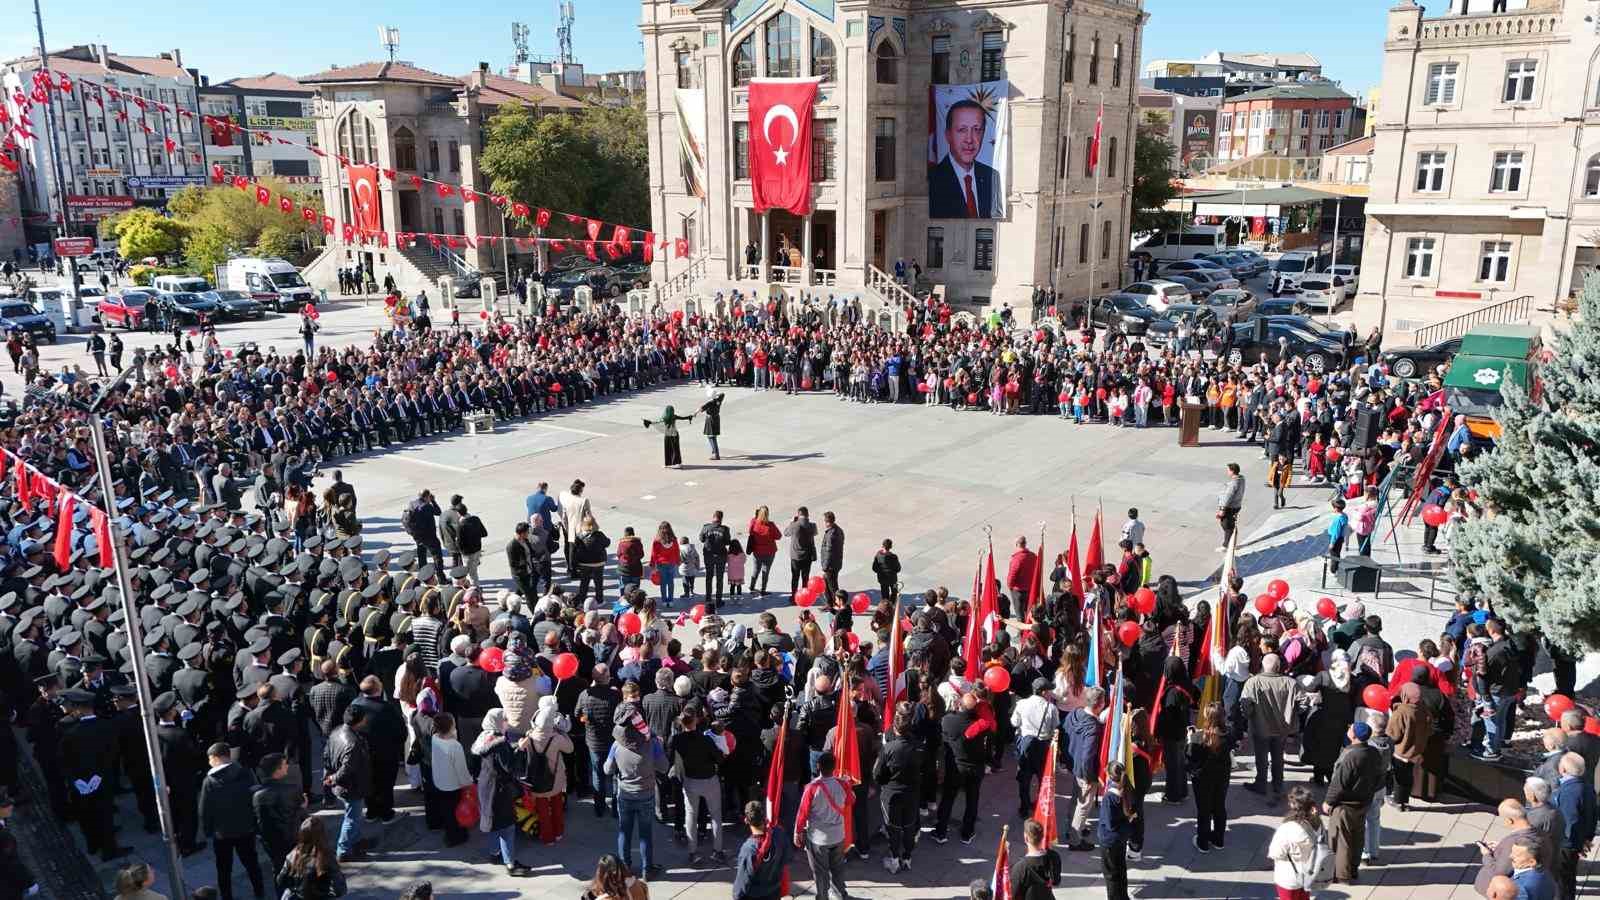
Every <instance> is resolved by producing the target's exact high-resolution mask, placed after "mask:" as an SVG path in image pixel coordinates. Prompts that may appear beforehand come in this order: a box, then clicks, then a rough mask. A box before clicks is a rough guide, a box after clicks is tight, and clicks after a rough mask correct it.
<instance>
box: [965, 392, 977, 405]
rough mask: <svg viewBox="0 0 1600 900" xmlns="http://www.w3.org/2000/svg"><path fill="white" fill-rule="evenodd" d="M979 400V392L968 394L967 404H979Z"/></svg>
mask: <svg viewBox="0 0 1600 900" xmlns="http://www.w3.org/2000/svg"><path fill="white" fill-rule="evenodd" d="M977 402H978V395H977V394H968V395H967V405H968V406H973V405H975V404H977Z"/></svg>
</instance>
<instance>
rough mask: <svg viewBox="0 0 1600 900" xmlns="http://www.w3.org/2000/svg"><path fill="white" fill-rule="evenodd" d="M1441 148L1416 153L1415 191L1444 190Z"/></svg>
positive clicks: (1443, 160)
mask: <svg viewBox="0 0 1600 900" xmlns="http://www.w3.org/2000/svg"><path fill="white" fill-rule="evenodd" d="M1444 163H1445V153H1444V151H1443V150H1428V151H1425V152H1422V153H1418V154H1417V191H1418V192H1420V193H1429V194H1432V193H1438V192H1439V191H1442V190H1444Z"/></svg>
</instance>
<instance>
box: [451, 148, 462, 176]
mask: <svg viewBox="0 0 1600 900" xmlns="http://www.w3.org/2000/svg"><path fill="white" fill-rule="evenodd" d="M450 171H452V172H459V171H461V144H459V143H457V142H456V141H451V142H450Z"/></svg>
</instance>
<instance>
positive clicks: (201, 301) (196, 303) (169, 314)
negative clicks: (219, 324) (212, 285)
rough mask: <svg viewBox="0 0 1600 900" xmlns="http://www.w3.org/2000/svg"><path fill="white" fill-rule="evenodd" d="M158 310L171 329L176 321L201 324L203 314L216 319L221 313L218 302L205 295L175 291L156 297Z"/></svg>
mask: <svg viewBox="0 0 1600 900" xmlns="http://www.w3.org/2000/svg"><path fill="white" fill-rule="evenodd" d="M155 305H156V309H158V310H160V312H161V319H162V321H163V322H165V323H166V324H167V326H168V327H171V324H172V322H173V321H174V320H176V321H179V322H199V321H200V316H201V314H202V313H203V314H205V315H207V316H210V317H212V318H215V317H216V316H217V314H218V312H219V311H220V308H219V307H218V306H217V301H215V300H210V299H207V298H206V296H205V294H197V293H194V292H193V291H173V292H171V293H165V294H157V295H156V302H155Z"/></svg>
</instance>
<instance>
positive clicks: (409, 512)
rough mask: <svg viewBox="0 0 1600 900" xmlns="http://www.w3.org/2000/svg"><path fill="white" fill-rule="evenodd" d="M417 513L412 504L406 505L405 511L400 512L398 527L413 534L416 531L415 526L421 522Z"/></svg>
mask: <svg viewBox="0 0 1600 900" xmlns="http://www.w3.org/2000/svg"><path fill="white" fill-rule="evenodd" d="M418 513H419V510H418V509H417V507H416V506H414V505H413V506H408V507H406V511H405V512H403V513H401V514H400V527H401V528H404V529H405V531H406V534H409V535H415V534H416V533H417V527H418V526H419V525H420V524H421V522H420V518H421V517H420V515H419V514H418Z"/></svg>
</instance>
